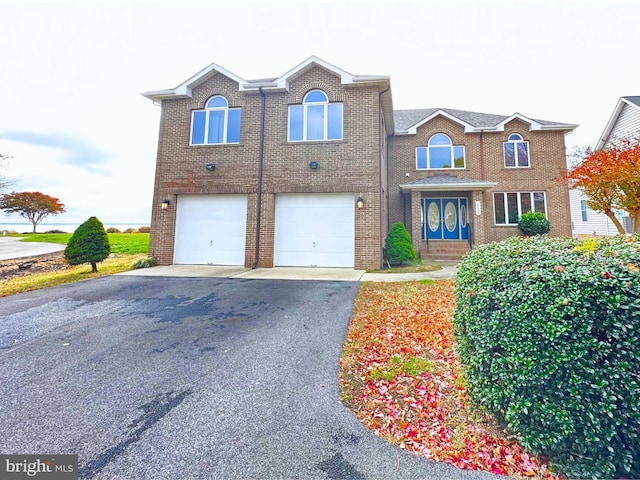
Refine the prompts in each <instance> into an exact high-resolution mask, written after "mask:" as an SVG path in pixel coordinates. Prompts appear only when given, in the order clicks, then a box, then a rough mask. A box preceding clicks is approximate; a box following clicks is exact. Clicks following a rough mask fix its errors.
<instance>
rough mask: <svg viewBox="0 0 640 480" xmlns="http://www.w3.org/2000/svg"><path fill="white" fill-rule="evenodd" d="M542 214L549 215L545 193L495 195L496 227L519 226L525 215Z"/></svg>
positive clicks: (497, 193)
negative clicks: (519, 221)
mask: <svg viewBox="0 0 640 480" xmlns="http://www.w3.org/2000/svg"><path fill="white" fill-rule="evenodd" d="M527 212H542V213H544V214H545V216H546V215H547V199H546V195H545V192H496V193H494V194H493V215H494V221H495V224H496V225H518V220H519V219H520V216H521V215H522V214H523V213H527Z"/></svg>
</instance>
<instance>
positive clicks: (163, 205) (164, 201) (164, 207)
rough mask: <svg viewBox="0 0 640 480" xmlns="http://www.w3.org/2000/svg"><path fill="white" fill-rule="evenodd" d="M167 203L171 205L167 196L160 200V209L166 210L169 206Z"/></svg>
mask: <svg viewBox="0 0 640 480" xmlns="http://www.w3.org/2000/svg"><path fill="white" fill-rule="evenodd" d="M169 205H171V201H170V200H169V199H168V198H165V199H164V200H162V205H161V206H160V207H161V208H162V210H166V209H167V208H169Z"/></svg>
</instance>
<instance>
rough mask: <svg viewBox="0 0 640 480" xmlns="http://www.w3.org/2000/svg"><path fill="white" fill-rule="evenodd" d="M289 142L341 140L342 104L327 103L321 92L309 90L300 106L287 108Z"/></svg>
mask: <svg viewBox="0 0 640 480" xmlns="http://www.w3.org/2000/svg"><path fill="white" fill-rule="evenodd" d="M288 137H289V141H290V142H309V141H317V140H342V103H329V98H328V97H327V94H326V93H324V92H323V91H322V90H311V91H310V92H309V93H307V94H306V95H305V97H304V100H303V101H302V105H290V106H289V135H288Z"/></svg>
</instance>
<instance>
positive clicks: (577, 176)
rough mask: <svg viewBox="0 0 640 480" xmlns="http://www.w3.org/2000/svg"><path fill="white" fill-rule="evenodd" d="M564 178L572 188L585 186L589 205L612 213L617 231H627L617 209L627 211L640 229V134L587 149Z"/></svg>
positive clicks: (635, 225)
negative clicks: (608, 145)
mask: <svg viewBox="0 0 640 480" xmlns="http://www.w3.org/2000/svg"><path fill="white" fill-rule="evenodd" d="M563 178H564V180H566V181H567V182H568V183H569V188H570V189H576V188H577V189H580V190H582V191H583V192H584V193H585V195H586V196H587V205H588V206H589V208H591V209H592V210H595V211H597V212H602V213H604V214H605V215H606V216H607V217H609V218H610V219H611V221H612V222H613V224H614V225H615V226H616V228H617V229H618V232H620V233H621V234H624V233H625V231H624V227H623V226H622V224H621V223H620V221H619V220H618V219H617V218H616V216H615V213H614V211H615V210H624V211H625V212H627V213H628V214H629V216H630V217H631V218H632V219H633V231H634V232H636V233H637V232H640V137H637V138H634V139H622V140H616V141H614V142H613V144H612V145H611V146H610V147H608V148H605V149H603V150H597V151H595V152H590V151H588V150H587V151H586V152H585V156H584V158H583V160H582V161H581V162H580V163H578V164H577V165H575V166H574V167H572V168H570V169H568V170H567V171H566V172H565V173H564V175H563Z"/></svg>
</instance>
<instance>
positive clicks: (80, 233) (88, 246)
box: [64, 217, 111, 272]
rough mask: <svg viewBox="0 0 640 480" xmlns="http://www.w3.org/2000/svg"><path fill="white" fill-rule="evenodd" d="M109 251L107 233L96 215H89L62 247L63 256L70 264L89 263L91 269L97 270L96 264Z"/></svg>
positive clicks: (107, 254) (106, 255)
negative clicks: (63, 247)
mask: <svg viewBox="0 0 640 480" xmlns="http://www.w3.org/2000/svg"><path fill="white" fill-rule="evenodd" d="M110 252H111V246H110V245H109V235H107V232H106V230H105V229H104V225H102V222H101V221H100V220H98V219H97V218H96V217H91V218H89V219H88V220H87V221H86V222H84V223H83V224H82V225H80V226H79V227H78V228H76V231H75V232H73V235H71V238H70V239H69V242H68V243H67V246H66V248H65V249H64V258H66V259H67V262H69V263H70V264H71V265H80V264H82V263H90V264H91V271H92V272H97V271H98V267H97V266H96V264H97V263H98V262H101V261H103V260H104V259H105V258H107V257H108V256H109V253H110Z"/></svg>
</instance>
